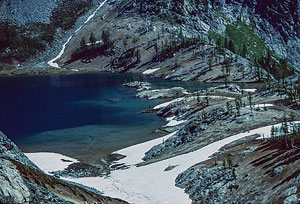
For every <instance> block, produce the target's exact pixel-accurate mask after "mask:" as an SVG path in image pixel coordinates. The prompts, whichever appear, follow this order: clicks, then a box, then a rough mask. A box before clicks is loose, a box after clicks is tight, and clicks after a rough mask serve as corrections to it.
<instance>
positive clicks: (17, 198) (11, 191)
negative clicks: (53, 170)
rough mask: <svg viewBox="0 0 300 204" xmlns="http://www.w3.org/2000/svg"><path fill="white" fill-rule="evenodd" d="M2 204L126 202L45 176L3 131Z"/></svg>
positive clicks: (0, 143) (0, 148)
mask: <svg viewBox="0 0 300 204" xmlns="http://www.w3.org/2000/svg"><path fill="white" fill-rule="evenodd" d="M0 169H1V171H0V186H1V187H0V203H5V204H8V203H84V202H88V203H94V202H96V203H97V202H101V203H107V204H118V203H126V202H123V201H121V200H118V199H112V198H109V197H104V196H101V195H99V194H96V193H94V192H90V191H89V190H86V189H85V188H82V187H79V186H75V185H71V184H69V183H66V182H64V181H62V180H59V179H56V178H54V177H52V176H48V175H46V174H45V173H44V172H42V171H41V170H40V169H39V168H38V167H37V166H36V165H35V164H33V163H32V162H31V161H30V160H29V159H28V158H27V157H26V156H25V155H24V154H23V153H22V152H21V151H20V150H19V148H18V147H17V146H16V145H15V144H14V143H13V142H12V141H10V140H9V139H8V138H7V137H6V136H5V135H4V134H3V133H2V132H0Z"/></svg>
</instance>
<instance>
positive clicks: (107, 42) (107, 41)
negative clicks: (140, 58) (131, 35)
mask: <svg viewBox="0 0 300 204" xmlns="http://www.w3.org/2000/svg"><path fill="white" fill-rule="evenodd" d="M101 38H102V41H103V43H104V45H106V46H109V47H110V46H111V41H110V34H109V31H108V30H106V29H104V30H103V31H102V35H101ZM123 44H124V41H123ZM125 44H126V46H127V42H125ZM125 44H124V47H126V46H125Z"/></svg>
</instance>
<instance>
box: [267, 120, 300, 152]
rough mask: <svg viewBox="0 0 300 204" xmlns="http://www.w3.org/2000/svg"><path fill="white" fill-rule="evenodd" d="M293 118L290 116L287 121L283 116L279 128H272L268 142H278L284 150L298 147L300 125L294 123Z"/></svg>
mask: <svg viewBox="0 0 300 204" xmlns="http://www.w3.org/2000/svg"><path fill="white" fill-rule="evenodd" d="M294 119H295V116H293V114H291V115H290V117H289V119H288V118H287V117H286V116H285V117H284V118H283V121H282V123H281V125H280V126H277V127H275V126H272V128H271V133H270V136H271V138H270V140H271V141H273V142H279V143H280V144H282V145H283V147H285V148H286V149H292V148H299V147H300V124H299V123H295V122H294Z"/></svg>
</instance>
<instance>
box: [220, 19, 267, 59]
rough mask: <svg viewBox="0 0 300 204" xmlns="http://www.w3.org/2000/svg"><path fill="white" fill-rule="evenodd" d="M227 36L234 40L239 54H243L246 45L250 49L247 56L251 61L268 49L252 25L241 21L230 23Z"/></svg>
mask: <svg viewBox="0 0 300 204" xmlns="http://www.w3.org/2000/svg"><path fill="white" fill-rule="evenodd" d="M226 36H227V37H228V38H229V39H230V40H231V41H232V43H233V44H234V47H235V49H236V51H237V53H238V54H241V55H242V51H243V48H245V47H246V49H247V50H249V52H248V53H247V56H248V58H249V59H250V60H251V61H253V60H254V59H255V58H259V57H260V56H263V55H265V53H266V51H267V47H266V46H265V43H264V41H263V40H262V39H261V38H260V37H259V36H258V35H257V34H255V33H254V31H253V29H252V26H250V25H247V24H245V23H243V22H241V21H237V23H236V24H235V25H233V24H228V25H227V26H226Z"/></svg>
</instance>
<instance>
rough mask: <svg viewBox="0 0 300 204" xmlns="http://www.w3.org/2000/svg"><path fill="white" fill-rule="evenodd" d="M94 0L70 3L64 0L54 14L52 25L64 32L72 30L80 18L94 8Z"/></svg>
mask: <svg viewBox="0 0 300 204" xmlns="http://www.w3.org/2000/svg"><path fill="white" fill-rule="evenodd" d="M92 5H93V4H92V0H86V1H68V0H63V1H62V2H61V3H60V4H59V5H58V6H57V7H56V8H55V9H54V10H53V12H52V16H51V18H50V19H51V24H52V25H53V26H55V27H61V28H62V29H63V30H69V29H70V28H72V27H73V26H74V24H75V22H76V20H77V18H78V17H80V16H82V15H83V14H85V13H86V12H87V11H88V10H89V9H90V8H91V7H92Z"/></svg>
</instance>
